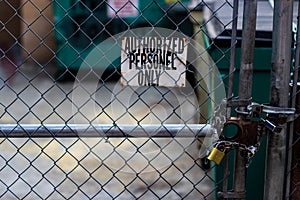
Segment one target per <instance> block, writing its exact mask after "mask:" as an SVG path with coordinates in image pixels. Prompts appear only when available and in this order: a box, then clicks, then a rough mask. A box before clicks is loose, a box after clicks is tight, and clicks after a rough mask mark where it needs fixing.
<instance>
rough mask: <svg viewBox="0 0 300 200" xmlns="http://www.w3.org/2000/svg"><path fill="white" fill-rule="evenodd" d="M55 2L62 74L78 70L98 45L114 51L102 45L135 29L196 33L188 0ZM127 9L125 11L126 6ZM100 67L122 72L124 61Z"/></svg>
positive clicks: (58, 61)
mask: <svg viewBox="0 0 300 200" xmlns="http://www.w3.org/2000/svg"><path fill="white" fill-rule="evenodd" d="M118 2H119V3H120V2H122V1H114V0H108V1H101V2H100V3H99V1H97V0H55V1H54V2H53V8H54V19H55V20H54V24H55V38H56V41H57V49H56V55H57V61H56V65H57V67H58V69H59V70H60V71H66V69H68V70H70V71H71V70H78V68H79V67H81V66H83V65H82V63H83V61H84V59H85V57H86V56H87V55H88V54H89V52H90V51H91V50H92V49H93V48H95V47H96V46H97V48H100V49H101V50H103V51H104V52H105V51H110V48H111V47H112V46H117V44H109V45H106V46H101V45H100V46H99V44H101V42H102V41H104V40H105V39H107V38H109V37H111V36H113V35H115V34H117V33H120V32H123V31H126V30H129V29H134V28H139V27H149V26H154V27H164V28H169V29H173V30H176V29H177V28H179V29H180V30H182V32H183V33H185V34H187V35H192V34H193V25H192V23H191V22H190V21H189V20H188V17H187V15H188V14H189V13H188V9H187V3H188V0H185V1H182V3H180V4H176V5H175V3H174V2H173V3H172V1H171V2H170V1H168V0H158V1H151V0H143V1H142V0H133V1H130V2H128V1H124V2H125V5H123V4H122V5H120V4H118ZM123 6H125V8H124V9H123V8H122V7H123ZM107 62H108V63H101V65H99V66H97V67H99V68H101V67H102V68H104V67H107V64H109V67H112V68H113V69H118V67H119V64H120V60H115V61H107Z"/></svg>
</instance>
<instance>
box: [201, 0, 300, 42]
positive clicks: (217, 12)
mask: <svg viewBox="0 0 300 200" xmlns="http://www.w3.org/2000/svg"><path fill="white" fill-rule="evenodd" d="M297 5H298V1H295V2H294V12H293V22H294V23H296V21H297V7H298V6H297ZM243 8H244V2H243V1H240V2H239V8H238V13H240V15H239V16H238V26H237V29H238V30H242V23H243V17H242V15H241V13H243ZM232 11H233V8H232V5H231V4H229V3H224V2H223V1H211V2H210V3H209V4H206V6H205V7H204V20H205V21H206V22H207V23H206V28H207V31H208V36H209V37H210V38H211V39H214V38H216V37H217V36H219V35H220V34H221V33H222V32H224V30H231V28H232V23H231V22H232ZM256 30H257V31H258V32H272V30H273V8H272V5H271V4H270V2H269V1H258V2H257V20H256Z"/></svg>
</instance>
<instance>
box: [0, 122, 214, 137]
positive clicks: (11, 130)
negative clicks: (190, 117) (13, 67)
mask: <svg viewBox="0 0 300 200" xmlns="http://www.w3.org/2000/svg"><path fill="white" fill-rule="evenodd" d="M211 132H212V128H211V125H209V124H165V125H161V124H153V125H152V124H151V125H106V124H97V125H91V124H70V125H65V124H42V125H41V124H2V125H0V137H20V138H21V137H22V138H24V137H36V138H37V137H205V136H209V135H211Z"/></svg>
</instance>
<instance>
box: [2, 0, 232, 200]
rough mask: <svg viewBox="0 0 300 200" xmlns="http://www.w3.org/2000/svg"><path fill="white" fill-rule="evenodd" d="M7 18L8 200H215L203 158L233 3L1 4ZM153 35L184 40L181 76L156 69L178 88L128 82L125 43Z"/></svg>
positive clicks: (30, 0)
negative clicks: (124, 67)
mask: <svg viewBox="0 0 300 200" xmlns="http://www.w3.org/2000/svg"><path fill="white" fill-rule="evenodd" d="M0 13H1V14H0V23H1V29H0V50H1V57H0V124H1V125H0V135H1V140H0V152H1V153H0V197H1V199H214V198H215V197H216V196H215V195H216V192H217V191H219V190H220V187H219V185H220V183H222V181H223V180H222V177H221V176H216V171H217V170H216V166H215V165H213V164H211V163H209V162H208V161H207V160H206V159H205V158H204V155H205V154H206V151H207V147H209V146H210V144H211V141H212V138H213V137H214V136H215V134H212V130H213V128H212V127H213V121H214V119H215V118H214V117H216V115H218V114H219V115H223V114H224V113H222V112H221V111H220V113H221V114H220V113H216V112H215V111H216V110H218V106H219V104H220V99H221V97H225V96H224V91H223V90H224V88H223V87H224V86H223V82H222V81H221V78H220V77H221V76H222V78H224V80H225V87H226V85H227V81H228V80H227V79H228V75H226V74H228V72H227V71H226V68H227V67H228V68H229V62H230V53H229V52H230V49H231V48H232V46H231V45H225V46H222V47H221V46H219V45H218V43H216V42H215V41H216V40H217V39H219V38H222V37H224V36H225V37H227V38H230V37H231V34H232V30H231V26H232V21H233V19H234V18H235V17H237V16H235V17H233V16H232V13H233V1H228V0H218V1H211V0H203V1H193V0H191V1H173V0H157V1H150V0H147V1H141V0H132V1H127V0H124V1H122V0H105V1H95V0H81V1H79V0H67V1H65V0H51V1H38V0H21V1H12V0H1V1H0ZM145 27H147V28H145ZM158 27H159V28H164V29H159V28H158ZM157 28H158V29H157ZM135 30H137V31H135ZM157 30H164V31H157ZM149 32H151V33H154V34H155V37H154V38H155V41H156V42H158V41H161V40H158V39H157V38H168V37H169V38H173V40H174V41H175V39H174V38H179V39H180V38H184V39H183V40H178V41H184V43H183V44H184V45H183V46H182V47H183V49H185V48H186V49H187V51H188V53H187V55H186V57H184V56H183V57H180V56H178V55H175V54H170V55H175V57H176V58H173V59H177V61H178V63H179V64H178V63H177V64H178V65H177V64H176V63H175V64H176V65H175V66H172V67H173V69H175V68H176V69H177V68H178V69H179V65H183V66H184V68H183V69H184V70H183V71H180V72H179V78H178V79H177V78H175V77H176V74H175V75H174V74H170V73H167V72H161V71H160V72H159V73H162V76H161V77H163V75H165V76H164V77H165V78H162V79H163V80H167V81H166V84H167V85H168V84H173V86H164V85H160V84H159V82H158V77H156V78H155V74H154V73H155V72H151V73H152V75H151V73H150V72H149V74H148V77H147V76H146V75H145V74H144V76H139V75H134V76H133V77H131V78H128V77H125V76H124V71H122V67H123V66H126V65H127V64H126V62H127V61H128V60H129V61H130V62H131V60H130V59H131V57H130V56H128V55H127V56H128V57H126V56H125V58H124V57H122V56H121V51H124V48H123V47H124V46H122V45H125V48H126V44H123V43H122V41H121V40H122V38H135V37H136V38H139V37H142V36H144V37H145V36H147V34H149ZM150 36H151V34H150ZM152 36H153V35H152ZM174 45H175V46H179V45H180V43H179V42H178V43H176V41H175V42H174ZM156 47H157V46H156ZM187 47H188V48H187ZM135 48H136V46H135ZM149 48H150V47H149ZM131 50H132V52H136V49H134V48H133V49H131ZM169 51H170V50H169ZM183 51H185V50H183ZM159 52H161V51H159ZM125 53H126V52H125ZM127 53H128V52H127ZM156 53H157V52H154V53H153V52H152V54H151V55H152V57H151V58H154V57H155V54H156ZM172 53H174V52H172ZM177 53H178V52H177ZM209 53H210V54H209ZM153 54H154V55H153ZM130 55H131V54H130ZM147 55H150V53H149V52H148V54H147ZM165 55H166V56H168V53H166V54H165ZM210 55H212V57H213V59H212V58H210ZM141 59H142V58H141ZM137 60H138V58H136V60H135V61H132V63H133V62H137ZM149 62H150V61H149ZM166 62H167V61H166ZM170 62H172V61H170ZM132 63H131V64H132ZM220 63H222V66H223V67H225V69H224V70H223V71H224V73H221V75H220V74H219V73H218V70H217V68H216V66H217V65H218V66H219V65H220ZM224 63H227V64H228V65H227V64H224ZM226 65H227V66H226ZM161 67H164V68H163V69H164V70H165V69H167V67H168V64H165V66H163V65H161ZM174 71H175V70H174ZM225 71H226V72H225ZM125 72H126V71H125ZM144 73H145V71H144ZM174 73H175V72H174ZM177 75H178V74H177ZM124 77H125V78H124ZM180 77H181V78H182V77H183V80H184V82H183V83H184V84H185V87H182V86H179V82H180V80H181V79H180ZM120 79H122V80H123V82H120ZM133 79H136V80H137V83H141V84H140V86H138V87H137V86H136V85H132V83H131V81H132V80H133ZM162 79H161V80H160V81H162ZM146 80H147V81H148V82H147V81H146ZM174 85H175V86H174ZM219 120H221V118H220V119H219ZM217 134H219V133H217ZM220 168H222V166H221V167H220ZM226 178H227V177H226Z"/></svg>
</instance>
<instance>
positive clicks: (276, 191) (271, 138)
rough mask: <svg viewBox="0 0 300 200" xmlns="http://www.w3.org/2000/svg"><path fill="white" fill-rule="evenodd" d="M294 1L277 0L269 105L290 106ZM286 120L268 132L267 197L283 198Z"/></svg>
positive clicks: (265, 187)
mask: <svg viewBox="0 0 300 200" xmlns="http://www.w3.org/2000/svg"><path fill="white" fill-rule="evenodd" d="M292 14H293V1H292V0H281V1H274V18H273V36H272V38H273V39H272V64H271V88H270V91H271V93H270V105H271V106H275V107H283V108H286V107H288V99H289V79H290V65H291V47H292V46H291V44H292ZM286 132H287V126H286V124H283V125H282V130H281V131H280V132H279V133H277V134H268V142H267V159H266V174H265V186H264V199H272V200H276V199H283V188H284V168H285V157H286V156H285V154H286Z"/></svg>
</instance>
